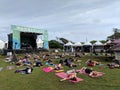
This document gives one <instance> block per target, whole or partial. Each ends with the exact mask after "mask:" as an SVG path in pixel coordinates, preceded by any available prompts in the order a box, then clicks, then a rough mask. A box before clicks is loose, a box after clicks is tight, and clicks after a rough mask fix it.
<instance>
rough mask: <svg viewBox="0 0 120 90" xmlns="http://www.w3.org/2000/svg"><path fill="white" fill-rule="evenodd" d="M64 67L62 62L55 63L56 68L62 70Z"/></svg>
mask: <svg viewBox="0 0 120 90" xmlns="http://www.w3.org/2000/svg"><path fill="white" fill-rule="evenodd" d="M62 68H63V67H62V64H61V63H59V64H55V65H54V70H61V69H62Z"/></svg>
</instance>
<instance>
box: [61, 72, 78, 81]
mask: <svg viewBox="0 0 120 90" xmlns="http://www.w3.org/2000/svg"><path fill="white" fill-rule="evenodd" d="M66 73H67V77H66V78H63V79H61V80H60V81H65V80H74V81H77V73H76V71H75V70H69V71H67V72H66Z"/></svg>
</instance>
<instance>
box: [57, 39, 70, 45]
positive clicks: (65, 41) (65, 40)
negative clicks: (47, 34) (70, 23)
mask: <svg viewBox="0 0 120 90" xmlns="http://www.w3.org/2000/svg"><path fill="white" fill-rule="evenodd" d="M59 40H61V41H62V42H63V43H64V44H66V43H68V42H69V40H67V39H65V38H59Z"/></svg>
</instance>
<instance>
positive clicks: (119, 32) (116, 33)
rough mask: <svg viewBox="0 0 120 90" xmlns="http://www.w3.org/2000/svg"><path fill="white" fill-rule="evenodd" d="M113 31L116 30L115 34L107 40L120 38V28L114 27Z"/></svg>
mask: <svg viewBox="0 0 120 90" xmlns="http://www.w3.org/2000/svg"><path fill="white" fill-rule="evenodd" d="M113 32H114V34H113V35H111V36H108V37H107V40H115V39H118V38H120V29H117V28H114V29H113Z"/></svg>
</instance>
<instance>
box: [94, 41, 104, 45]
mask: <svg viewBox="0 0 120 90" xmlns="http://www.w3.org/2000/svg"><path fill="white" fill-rule="evenodd" d="M95 45H103V44H102V43H101V42H99V41H97V42H96V43H95Z"/></svg>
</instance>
